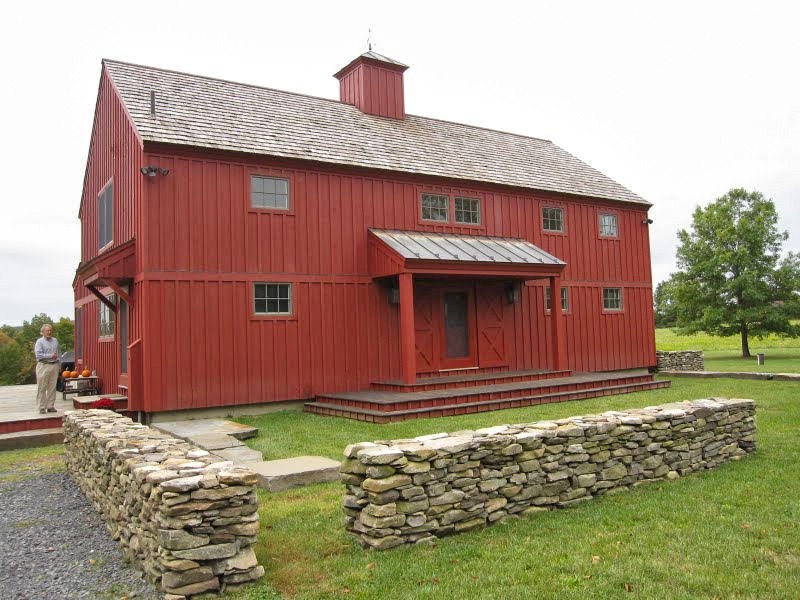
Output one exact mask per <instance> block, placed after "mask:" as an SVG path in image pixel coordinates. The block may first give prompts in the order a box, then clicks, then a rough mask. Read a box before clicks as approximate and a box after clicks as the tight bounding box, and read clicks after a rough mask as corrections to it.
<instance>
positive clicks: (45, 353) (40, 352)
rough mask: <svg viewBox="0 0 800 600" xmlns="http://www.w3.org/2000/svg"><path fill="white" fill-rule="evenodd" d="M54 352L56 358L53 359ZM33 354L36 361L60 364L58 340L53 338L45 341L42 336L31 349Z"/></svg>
mask: <svg viewBox="0 0 800 600" xmlns="http://www.w3.org/2000/svg"><path fill="white" fill-rule="evenodd" d="M54 352H55V354H56V358H53V353H54ZM33 353H34V354H35V355H36V360H43V361H45V362H50V363H56V362H61V361H60V359H59V358H58V357H59V356H61V353H60V352H59V351H58V340H57V339H56V338H54V337H50V339H47V338H46V337H44V336H42V337H40V338H39V339H38V340H36V344H35V345H34V347H33Z"/></svg>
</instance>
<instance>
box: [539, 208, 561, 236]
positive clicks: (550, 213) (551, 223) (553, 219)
mask: <svg viewBox="0 0 800 600" xmlns="http://www.w3.org/2000/svg"><path fill="white" fill-rule="evenodd" d="M542 229H544V230H545V231H564V209H563V208H548V207H545V208H543V209H542Z"/></svg>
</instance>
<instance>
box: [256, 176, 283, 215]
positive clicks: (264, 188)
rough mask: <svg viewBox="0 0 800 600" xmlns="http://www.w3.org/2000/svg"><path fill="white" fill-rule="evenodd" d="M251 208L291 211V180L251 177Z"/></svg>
mask: <svg viewBox="0 0 800 600" xmlns="http://www.w3.org/2000/svg"><path fill="white" fill-rule="evenodd" d="M250 206H252V207H253V208H274V209H278V210H289V180H288V179H282V178H280V177H263V176H261V175H251V176H250Z"/></svg>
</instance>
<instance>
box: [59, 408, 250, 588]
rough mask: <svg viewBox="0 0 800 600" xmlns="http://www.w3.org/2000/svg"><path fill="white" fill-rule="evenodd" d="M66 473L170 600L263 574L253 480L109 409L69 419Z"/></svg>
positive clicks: (72, 415) (238, 469)
mask: <svg viewBox="0 0 800 600" xmlns="http://www.w3.org/2000/svg"><path fill="white" fill-rule="evenodd" d="M64 444H65V450H66V460H67V466H68V468H69V472H70V474H71V476H72V478H73V479H74V480H75V482H76V483H77V484H78V486H80V488H81V490H82V491H83V492H84V494H86V496H87V497H88V498H89V499H90V500H91V501H92V503H93V504H94V506H95V508H96V509H97V510H98V511H99V512H100V513H101V515H102V516H103V517H104V519H105V521H106V524H107V526H108V529H109V531H110V532H111V535H112V536H113V537H114V539H116V540H118V541H119V544H120V545H121V546H122V548H123V552H124V554H125V556H126V558H127V559H128V560H130V561H132V562H133V563H134V564H136V565H138V566H139V567H140V568H142V569H143V570H144V571H145V574H146V575H147V577H148V579H149V580H150V581H152V582H154V583H156V584H160V586H161V589H162V590H163V591H164V592H166V593H167V597H169V598H180V597H184V596H191V595H195V594H199V593H204V592H214V591H218V590H221V589H224V588H225V587H227V586H229V585H232V584H240V583H245V582H248V581H253V580H255V579H258V578H259V577H261V576H262V575H263V574H264V568H263V567H262V566H260V565H259V564H258V562H257V560H256V556H255V553H254V552H253V548H252V544H253V543H254V542H255V541H256V537H257V535H258V530H259V521H258V501H257V499H256V492H255V484H256V482H257V475H256V474H255V473H253V472H252V471H250V470H249V469H244V468H241V467H235V466H234V465H233V463H231V462H230V461H224V460H223V459H221V458H219V457H216V456H214V455H211V454H209V453H208V452H207V451H205V450H201V449H198V448H197V447H195V446H193V445H191V444H189V443H188V442H184V441H183V440H179V439H176V438H173V437H170V436H168V435H166V434H163V433H160V432H157V431H155V430H153V429H150V428H149V427H146V426H144V425H140V424H138V423H134V422H133V421H131V419H129V418H127V417H123V416H122V415H119V414H117V413H114V412H112V411H107V410H86V411H79V412H73V413H68V414H67V415H66V417H65V418H64Z"/></svg>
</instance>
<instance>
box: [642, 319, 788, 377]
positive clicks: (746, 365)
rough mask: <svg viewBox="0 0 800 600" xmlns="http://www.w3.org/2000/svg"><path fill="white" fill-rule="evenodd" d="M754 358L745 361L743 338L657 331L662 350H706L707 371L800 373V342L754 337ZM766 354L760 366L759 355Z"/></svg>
mask: <svg viewBox="0 0 800 600" xmlns="http://www.w3.org/2000/svg"><path fill="white" fill-rule="evenodd" d="M749 343H750V353H751V354H752V355H753V356H752V357H751V358H742V346H741V339H740V338H739V336H730V337H717V336H711V335H708V334H705V333H699V334H696V335H678V334H677V333H675V332H674V331H673V330H672V329H656V348H657V349H658V350H703V351H704V355H705V365H706V371H754V372H761V373H800V339H798V338H796V339H792V338H779V337H777V336H774V335H771V336H769V337H766V338H764V339H763V340H758V339H756V338H751V339H750V340H749ZM759 352H762V353H764V355H765V360H764V364H763V365H760V366H759V365H758V363H757V361H756V354H757V353H759Z"/></svg>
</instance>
